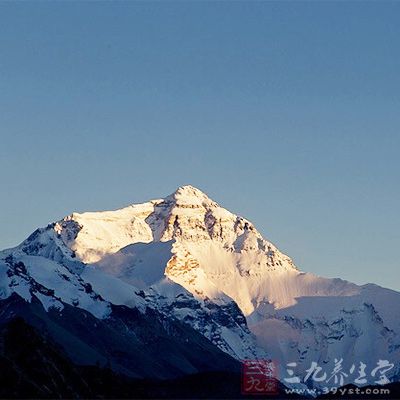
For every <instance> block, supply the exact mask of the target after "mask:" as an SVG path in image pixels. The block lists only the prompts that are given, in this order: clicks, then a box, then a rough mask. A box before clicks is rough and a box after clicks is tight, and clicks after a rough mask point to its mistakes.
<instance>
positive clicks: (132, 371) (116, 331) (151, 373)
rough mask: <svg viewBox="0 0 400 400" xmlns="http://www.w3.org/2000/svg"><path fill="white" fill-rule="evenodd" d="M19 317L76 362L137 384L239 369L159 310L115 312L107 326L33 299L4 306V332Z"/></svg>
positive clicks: (0, 306) (0, 317)
mask: <svg viewBox="0 0 400 400" xmlns="http://www.w3.org/2000/svg"><path fill="white" fill-rule="evenodd" d="M16 317H20V318H22V319H23V320H24V321H25V322H26V323H27V324H29V325H31V326H32V327H34V328H35V329H37V330H38V332H40V334H41V335H43V336H46V337H48V338H49V340H51V341H53V342H54V343H56V344H57V345H58V346H59V347H60V348H62V349H63V352H64V353H65V354H66V356H67V357H68V358H70V359H71V361H72V362H74V363H77V364H80V365H98V366H102V367H110V368H111V369H113V370H114V371H116V372H117V373H122V374H124V375H127V376H131V377H137V378H161V379H168V378H176V377H179V376H183V375H186V374H193V373H199V372H205V371H238V370H239V369H240V366H239V363H238V362H237V361H235V360H234V359H232V358H231V357H230V356H229V355H227V354H225V353H223V352H222V351H221V350H219V349H218V348H216V347H215V346H214V345H213V344H212V343H211V342H210V341H209V340H207V339H206V338H204V337H203V336H202V335H201V334H200V333H198V332H196V331H195V330H194V329H192V328H191V327H189V326H187V325H186V324H183V323H181V322H179V321H177V320H175V319H173V318H166V317H165V316H163V315H161V314H160V313H158V312H157V311H155V310H149V311H148V312H146V313H145V314H142V313H140V312H139V311H138V310H136V309H131V308H128V307H124V306H112V313H111V315H110V316H109V317H108V318H107V319H104V320H100V319H97V318H95V317H94V316H93V315H92V314H90V313H88V312H87V311H84V310H82V309H78V308H75V307H72V306H69V305H67V304H64V309H63V310H62V311H59V310H56V309H50V310H49V312H46V311H45V310H44V309H43V307H42V305H41V303H40V302H39V301H38V300H36V299H35V298H33V301H32V303H27V302H26V301H24V300H23V299H22V298H20V297H19V296H18V295H16V294H14V295H12V296H10V297H9V298H8V299H6V300H2V301H1V302H0V327H1V326H6V325H7V324H8V323H9V322H10V321H12V320H13V319H14V318H16Z"/></svg>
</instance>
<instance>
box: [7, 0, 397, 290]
mask: <svg viewBox="0 0 400 400" xmlns="http://www.w3.org/2000/svg"><path fill="white" fill-rule="evenodd" d="M399 17H400V3H398V2H332V3H329V2H304V3H302V2H275V3H274V2H218V3H211V2H176V3H173V2H154V3H150V2H112V3H111V2H86V3H80V2H68V3H62V2H12V3H6V2H2V3H0V136H1V142H0V178H1V180H0V184H1V196H0V210H1V212H0V227H1V229H0V248H4V247H10V246H13V245H16V244H18V243H19V242H20V241H22V240H23V239H24V238H25V237H26V236H27V235H28V234H29V233H30V232H32V231H33V230H34V229H35V228H36V227H38V226H45V225H47V223H48V222H51V221H54V220H56V219H59V218H61V217H63V216H64V215H67V214H69V213H71V212H72V211H85V210H103V209H113V208H118V207H120V206H124V205H126V204H129V203H132V202H142V201H145V200H148V199H150V198H154V197H156V198H157V197H161V196H164V195H167V194H169V193H171V192H172V191H174V190H175V189H176V187H178V186H180V185H182V184H192V185H194V186H197V187H199V188H200V189H202V190H204V191H205V192H206V193H208V194H209V195H210V196H211V197H212V198H214V199H215V200H216V201H218V202H219V203H220V204H222V205H223V206H225V207H227V208H228V209H230V210H231V211H233V212H236V213H238V214H240V215H243V216H245V217H247V218H248V219H250V220H252V221H253V222H254V223H255V224H256V226H257V227H258V229H259V230H260V231H261V232H262V233H263V234H264V235H265V236H266V237H267V238H268V239H270V240H271V241H273V242H274V243H275V244H277V245H278V247H280V248H281V249H282V250H283V251H285V252H287V253H288V254H289V255H290V256H292V257H293V258H294V260H295V262H296V263H297V264H298V265H299V267H300V268H302V269H303V270H306V271H311V272H315V273H318V274H320V275H323V276H329V277H336V276H339V277H343V278H347V279H350V280H352V281H355V282H357V283H365V282H375V283H378V284H381V285H384V286H387V287H391V288H395V289H397V290H399V289H400V262H399V256H398V251H399V248H400V246H399V244H400V233H399V226H400V217H399V204H400V185H399V182H400V156H399V149H400V131H399V129H400V24H399Z"/></svg>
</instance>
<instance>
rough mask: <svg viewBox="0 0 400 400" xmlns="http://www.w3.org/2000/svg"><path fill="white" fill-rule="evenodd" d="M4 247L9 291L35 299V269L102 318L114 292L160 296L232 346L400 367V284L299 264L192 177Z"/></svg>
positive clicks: (164, 306)
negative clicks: (347, 277)
mask: <svg viewBox="0 0 400 400" xmlns="http://www.w3.org/2000/svg"><path fill="white" fill-rule="evenodd" d="M1 258H2V260H0V267H2V268H1V270H0V273H1V274H2V275H1V276H2V279H1V282H2V284H1V293H2V298H6V297H7V296H9V295H10V293H12V292H17V293H18V294H20V295H21V296H22V297H24V298H25V299H26V300H29V299H30V296H31V294H32V290H31V287H32V284H33V283H32V282H31V281H30V279H31V280H32V281H34V282H36V283H37V284H40V285H42V286H43V287H44V288H47V289H48V290H52V291H53V293H49V292H47V293H46V292H45V291H44V290H42V291H40V290H39V289H37V290H36V292H35V293H37V297H38V298H39V300H40V301H42V302H43V304H44V305H45V307H47V308H49V307H59V308H61V307H62V305H61V302H64V303H67V304H70V305H73V306H77V307H81V308H84V309H85V310H87V311H89V312H91V313H92V314H93V315H95V316H97V317H98V318H106V317H107V315H108V314H109V308H110V304H117V305H127V306H129V307H136V308H138V309H139V310H145V309H146V308H148V307H150V308H154V309H157V310H158V311H159V312H162V313H164V315H169V316H171V317H175V318H178V319H180V320H182V321H184V322H185V323H187V324H190V325H191V326H192V327H194V328H195V329H196V330H198V331H199V332H200V333H202V334H203V335H204V336H206V337H207V338H208V339H210V340H211V341H212V342H213V343H214V344H215V345H217V346H218V347H220V348H221V349H222V350H224V351H226V352H228V353H229V354H231V355H233V356H234V357H236V358H247V357H266V356H271V357H273V358H275V359H278V360H279V361H280V363H281V364H282V365H285V364H286V363H288V362H296V363H297V365H298V372H299V374H300V375H302V374H303V375H304V371H305V369H306V368H308V367H309V366H310V363H311V361H315V362H318V363H320V364H322V363H324V364H325V365H326V364H329V365H330V364H332V363H333V361H334V359H335V358H336V359H340V358H343V359H344V360H343V365H344V366H347V367H350V366H351V364H353V363H358V362H360V361H363V362H364V363H366V362H369V364H368V365H369V366H370V367H371V368H372V367H373V365H374V364H375V363H376V362H377V361H378V360H379V359H388V360H390V361H391V362H393V363H395V364H396V367H394V368H392V370H391V371H390V373H389V372H388V375H390V374H392V375H398V374H399V370H398V362H399V361H400V341H399V339H398V334H399V332H400V311H399V310H400V309H399V307H398V306H399V304H400V294H399V293H397V292H394V291H391V290H387V289H383V288H381V287H379V286H376V285H366V286H357V285H355V284H352V283H350V282H346V281H343V280H341V279H326V278H321V277H318V276H315V275H313V274H308V273H304V272H301V271H299V270H298V269H297V268H296V266H295V265H294V264H293V262H292V260H291V259H290V258H289V257H288V256H286V255H285V254H283V253H281V252H280V251H279V250H278V249H277V248H276V247H275V246H274V245H273V244H272V243H271V242H269V241H268V240H265V239H264V238H263V237H262V236H261V234H260V233H259V232H258V231H257V230H256V228H255V227H254V225H253V224H252V223H251V222H249V221H248V220H246V219H244V218H242V217H240V216H237V215H235V214H232V213H231V212H229V211H227V210H226V209H224V208H222V207H220V206H219V205H218V204H217V203H216V202H214V201H213V200H211V199H210V198H209V197H208V196H207V195H205V194H204V193H203V192H201V191H200V190H198V189H196V188H194V187H192V186H183V187H180V188H179V189H178V190H177V191H175V192H174V193H173V194H171V195H169V196H167V197H165V198H164V199H158V200H152V201H149V202H147V203H144V204H136V205H131V206H128V207H125V208H123V209H120V210H116V211H105V212H87V213H82V214H78V213H73V214H72V215H70V216H68V217H66V218H64V219H63V220H61V221H59V222H56V223H53V224H50V225H49V226H48V227H47V228H43V229H39V230H37V231H36V232H35V233H33V234H32V235H31V236H30V237H29V238H28V239H27V240H26V241H24V242H23V243H22V244H21V245H20V246H18V247H17V248H15V249H11V250H6V251H4V252H3V253H2V256H1ZM19 262H20V263H22V265H23V266H24V267H23V269H24V271H25V272H23V273H22V272H21V273H18V265H17V264H18V263H19ZM9 271H12V272H11V273H10V272H9ZM66 281H68V284H67V285H64V286H63V284H62V283H65V282H66ZM88 285H89V286H90V288H89V286H88ZM85 288H86V289H85ZM332 366H333V364H332Z"/></svg>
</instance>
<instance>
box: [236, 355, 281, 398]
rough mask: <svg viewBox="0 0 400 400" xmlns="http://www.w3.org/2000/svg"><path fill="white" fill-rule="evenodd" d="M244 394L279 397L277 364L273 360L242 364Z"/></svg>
mask: <svg viewBox="0 0 400 400" xmlns="http://www.w3.org/2000/svg"><path fill="white" fill-rule="evenodd" d="M242 394H246V395H249V394H252V395H257V394H260V395H277V394H278V378H277V364H276V362H274V361H272V360H245V361H243V363H242Z"/></svg>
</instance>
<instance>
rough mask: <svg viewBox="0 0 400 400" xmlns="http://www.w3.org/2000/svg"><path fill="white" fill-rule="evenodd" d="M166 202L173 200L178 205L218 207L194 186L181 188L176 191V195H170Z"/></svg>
mask: <svg viewBox="0 0 400 400" xmlns="http://www.w3.org/2000/svg"><path fill="white" fill-rule="evenodd" d="M166 200H172V201H174V202H175V203H176V205H193V206H197V205H204V204H205V203H206V204H210V205H211V204H212V205H214V206H215V205H217V203H215V202H214V201H213V200H211V199H210V198H209V197H208V196H207V195H206V194H205V193H204V192H202V191H201V190H200V189H197V188H196V187H194V186H192V185H184V186H180V187H179V188H178V189H176V190H175V192H174V193H172V194H171V195H169V196H168V197H167V198H166Z"/></svg>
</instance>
